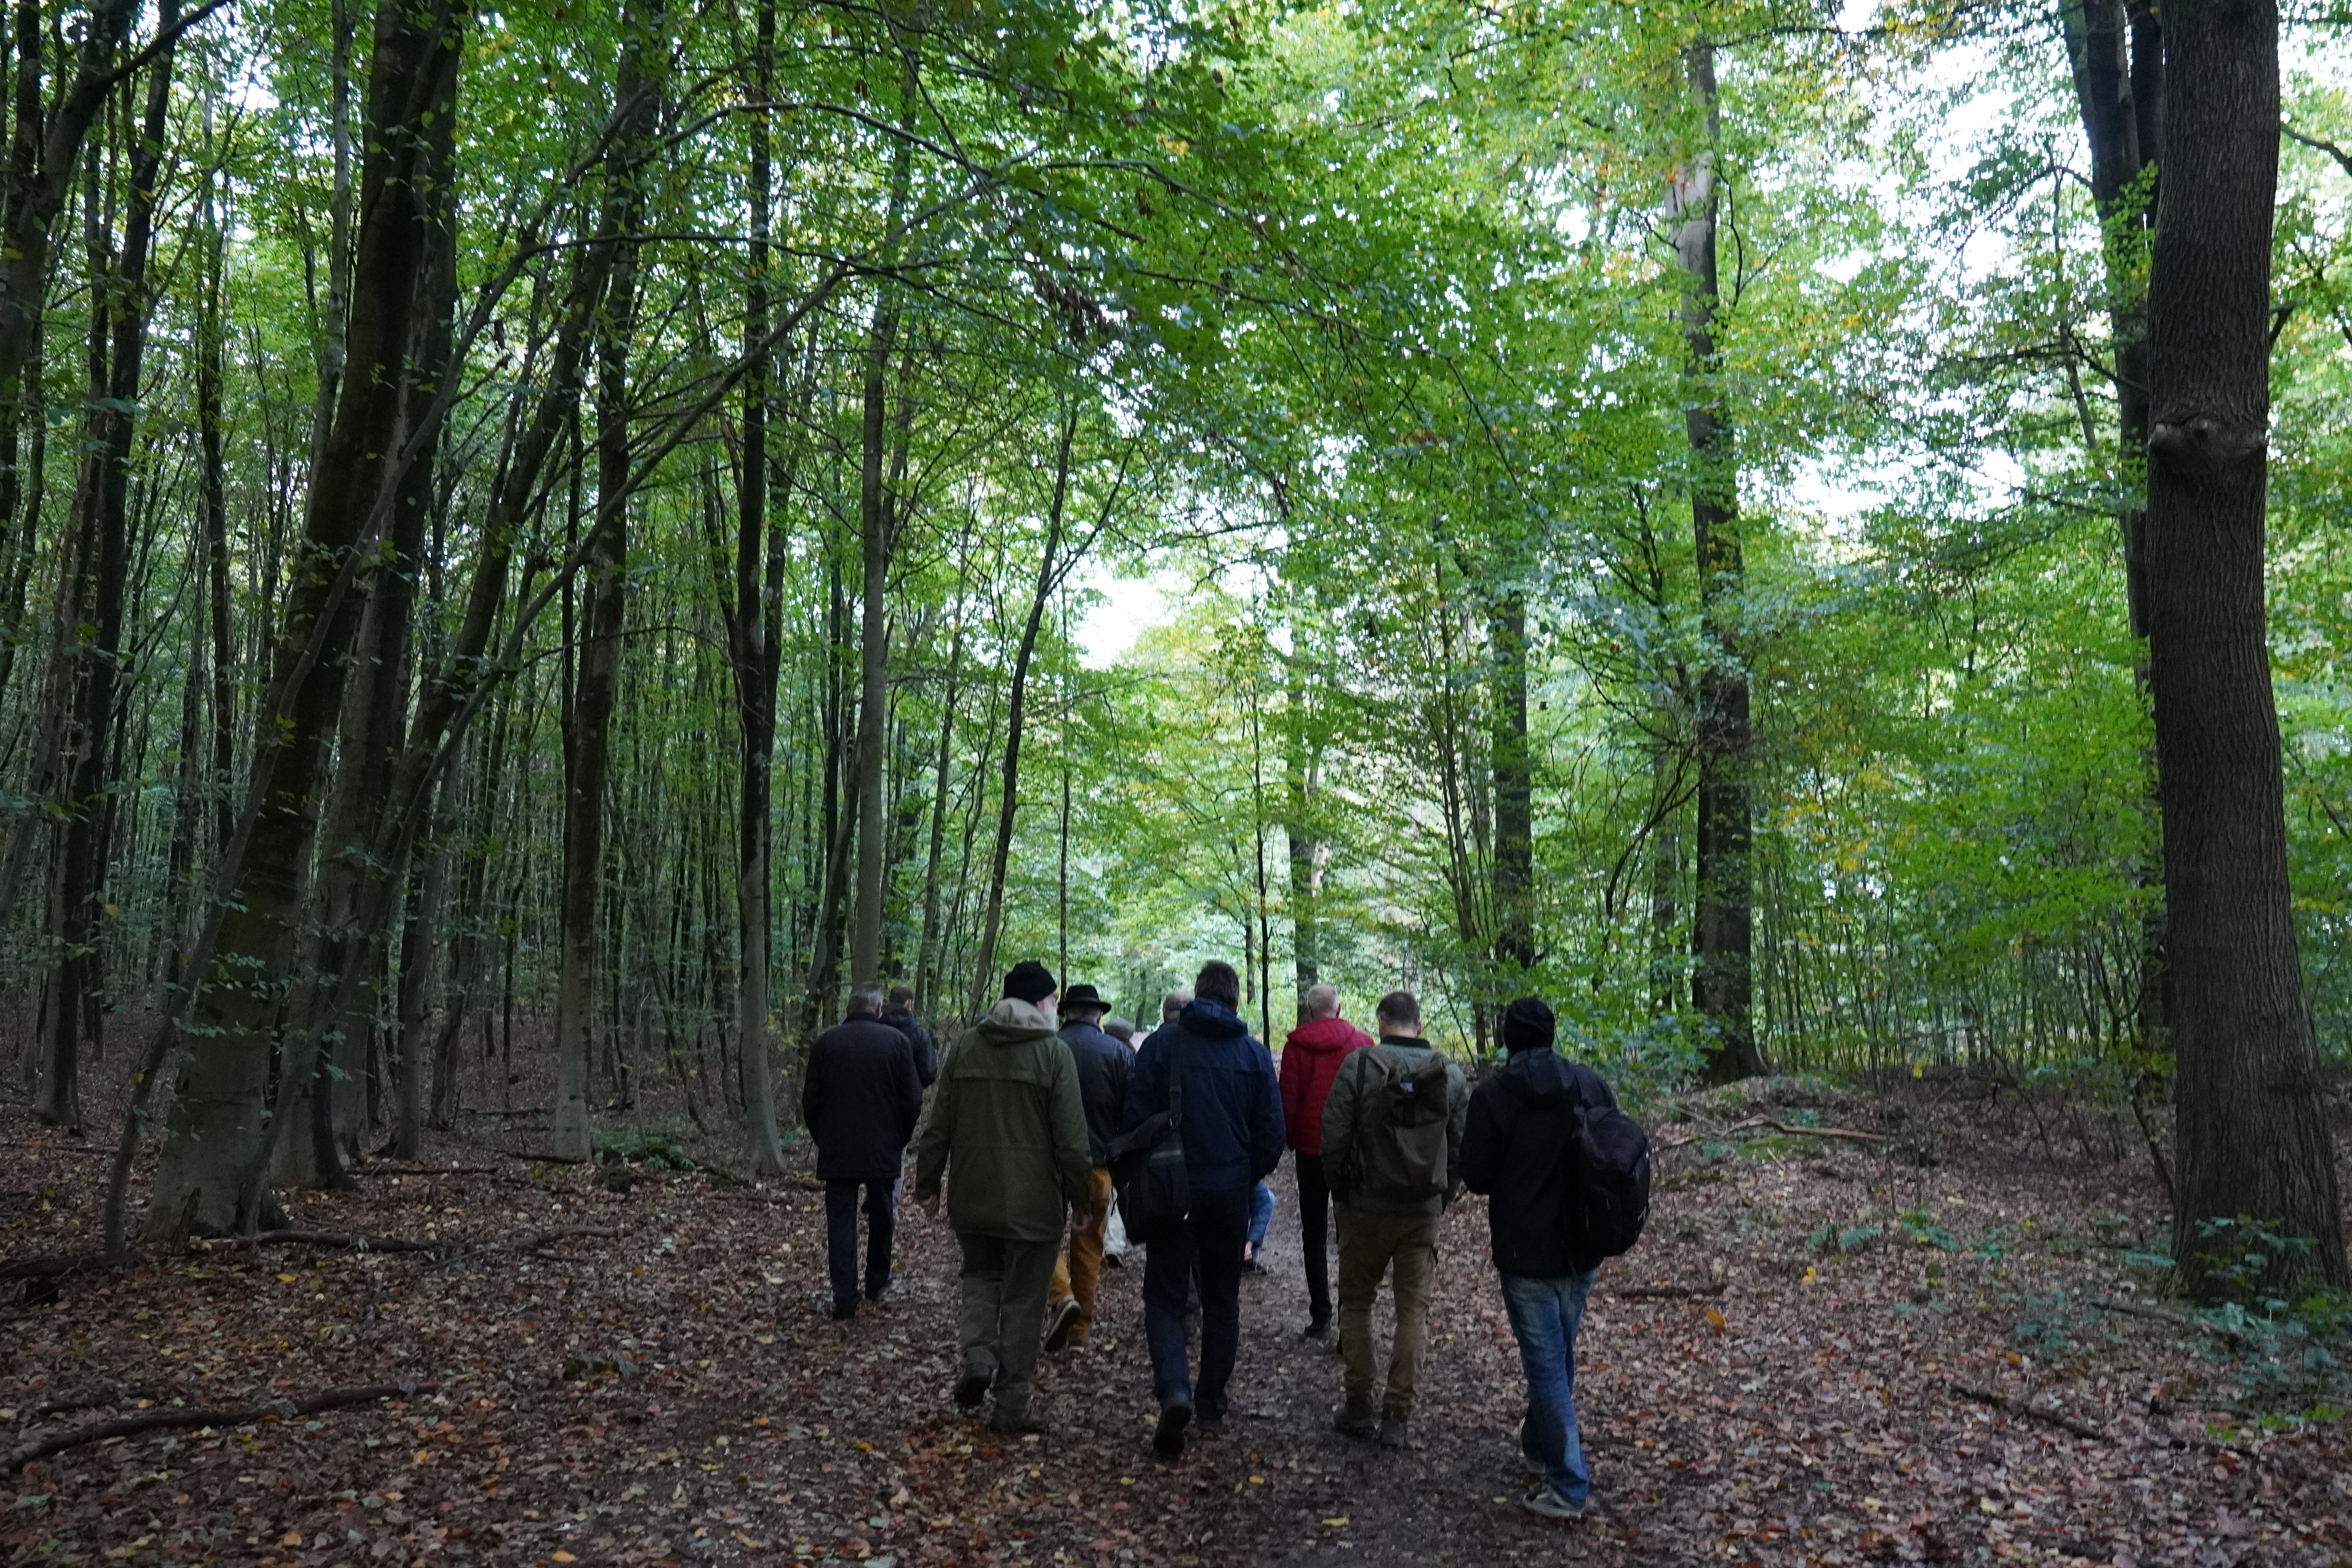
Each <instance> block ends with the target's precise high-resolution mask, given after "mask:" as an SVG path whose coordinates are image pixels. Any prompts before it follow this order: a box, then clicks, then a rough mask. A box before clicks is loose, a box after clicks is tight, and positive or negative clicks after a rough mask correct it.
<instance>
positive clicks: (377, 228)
mask: <svg viewBox="0 0 2352 1568" xmlns="http://www.w3.org/2000/svg"><path fill="white" fill-rule="evenodd" d="M466 20H467V16H466V13H465V12H464V11H462V10H460V9H457V7H456V6H455V5H454V4H452V3H445V4H441V5H426V4H425V3H424V0H383V5H382V8H381V9H380V10H379V12H378V14H377V17H376V37H375V58H374V68H373V71H372V72H371V75H370V79H369V93H368V96H369V104H368V117H367V118H368V125H369V135H368V139H367V145H368V156H367V160H366V166H365V171H364V178H363V181H362V185H363V190H362V199H361V214H360V224H359V245H358V248H357V251H356V253H355V258H354V262H353V276H354V279H356V281H357V283H358V284H359V287H357V288H355V289H354V290H353V307H352V316H351V326H350V330H349V331H348V333H347V334H346V341H347V345H348V350H349V359H350V361H351V363H353V364H356V365H359V366H362V367H364V369H365V374H354V375H351V376H349V377H347V378H346V380H345V382H344V384H343V387H342V390H341V395H340V396H339V397H338V399H337V401H336V406H335V417H334V423H333V426H332V427H331V430H330V431H329V432H328V435H327V437H326V439H325V441H324V442H323V443H322V445H321V449H320V461H319V463H318V465H317V467H316V469H315V471H314V472H313V474H312V477H311V485H310V497H309V500H308V502H307V504H306V507H305V509H304V519H303V538H302V542H301V546H300V550H299V556H298V559H297V562H296V564H295V567H294V571H293V574H292V583H291V584H290V586H289V590H288V591H287V594H286V605H285V612H284V616H283V619H282V623H281V625H280V627H279V630H278V636H277V647H276V649H275V653H274V656H273V665H274V668H273V672H272V679H271V684H270V691H269V695H268V699H267V700H265V702H264V704H263V707H262V710H261V714H262V716H261V721H260V722H258V723H257V726H256V733H255V752H254V757H253V762H252V782H251V784H250V786H249V789H248V796H249V797H250V798H249V803H248V805H247V813H248V814H249V815H250V817H251V823H250V826H249V827H245V826H241V827H240V836H241V837H243V838H244V840H245V843H244V847H243V850H242V853H241V854H240V853H239V852H238V849H237V847H236V846H232V847H231V848H230V851H229V853H228V854H227V855H226V856H225V857H224V860H225V862H226V864H228V865H230V866H232V867H234V868H235V873H236V875H235V879H234V882H233V884H232V885H231V886H229V887H226V888H223V889H218V896H219V898H220V899H221V900H222V903H223V905H224V907H223V909H222V910H221V911H220V913H219V915H218V930H219V935H218V938H217V941H216V948H215V952H216V954H217V970H216V973H210V974H199V975H197V976H195V977H194V979H195V982H196V983H197V984H201V985H202V986H203V987H204V989H203V992H202V994H200V995H199V996H198V997H197V999H196V1001H195V1003H194V1006H193V1008H192V1010H191V1013H190V1017H189V1022H188V1026H187V1027H186V1028H185V1029H184V1031H183V1032H182V1040H181V1051H180V1079H179V1091H178V1093H177V1095H176V1096H175V1097H174V1099H173V1106H172V1117H171V1133H170V1136H169V1138H168V1139H167V1140H166V1142H165V1143H164V1148H163V1161H162V1164H161V1166H160V1168H159V1170H158V1172H157V1173H156V1179H155V1197H154V1202H153V1204H152V1207H151V1209H150V1211H149V1216H148V1228H149V1230H150V1232H151V1233H152V1234H153V1235H155V1236H157V1237H176V1236H179V1235H182V1234H184V1233H186V1232H188V1231H190V1230H195V1231H199V1232H210V1233H219V1232H223V1231H226V1230H227V1229H229V1228H230V1227H231V1226H234V1225H236V1223H237V1222H238V1220H239V1218H240V1217H241V1216H242V1215H250V1214H253V1213H255V1212H257V1208H258V1205H259V1201H260V1197H261V1194H260V1193H259V1191H258V1190H257V1188H256V1187H255V1186H254V1181H255V1178H256V1176H257V1174H258V1173H259V1171H260V1169H261V1166H262V1163H263V1161H264V1159H265V1158H266V1151H267V1148H268V1142H267V1139H268V1117H267V1114H266V1110H265V1107H264V1104H263V1094H264V1089H265V1086H266V1083H267V1080H268V1068H269V1059H270V1053H271V1050H272V1047H273V1045H274V1041H275V1036H276V1033H277V1027H278V1009H279V1005H280V1000H281V990H282V986H283V984H284V983H285V981H286V979H287V978H288V976H289V971H290V969H291V966H292V962H293V957H294V952H295V948H296V938H297V935H298V933H299V928H300V925H301V920H302V915H303V911H304V910H305V908H306V906H307V903H308V899H307V891H308V880H309V868H310V855H311V849H312V847H313V844H314V841H315V838H316V832H317V821H316V817H315V814H314V803H315V797H316V795H317V785H318V780H319V773H320V767H321V764H322V763H323V762H324V760H325V752H326V749H327V741H328V738H329V736H330V734H331V731H332V728H333V726H334V724H335V721H336V719H337V717H338V715H339V713H340V711H341V700H342V685H343V670H344V662H345V661H344V658H343V655H344V651H345V650H346V649H347V648H348V647H349V646H350V642H351V637H352V629H353V627H354V626H355V624H356V621H357V616H356V614H355V613H354V605H353V603H352V592H351V584H352V577H353V575H354V574H355V571H356V561H355V559H354V552H357V551H360V550H362V549H363V548H364V546H365V545H366V544H367V542H368V541H367V540H366V538H365V537H364V531H365V530H366V528H367V527H368V526H369V524H370V523H371V522H372V521H373V518H374V516H375V515H376V512H377V508H376V506H375V500H376V498H377V496H378V495H380V494H381V493H382V491H383V482H384V479H385V477H386V471H387V468H388V466H389V465H390V464H392V463H393V461H394V458H395V457H396V455H397V453H398V451H399V450H400V447H401V444H402V437H403V434H404V432H403V431H402V429H401V415H402V411H403V407H404V402H405V387H406V384H407V382H408V380H409V374H410V373H409V369H408V366H407V365H406V364H405V363H404V360H405V358H406V355H407V354H408V353H409V351H410V349H411V346H412V344H413V343H414V342H415V316H416V313H417V311H418V310H420V309H422V307H423V296H424V292H425V290H424V289H422V288H421V287H420V285H421V283H422V281H423V279H424V275H425V254H424V252H425V244H426V240H427V229H428V226H429V215H428V213H427V211H426V210H425V205H426V202H427V199H428V198H427V193H426V192H425V190H424V189H423V187H424V186H425V184H426V182H425V180H424V179H423V177H422V176H423V175H424V173H425V169H426V168H427V167H428V161H429V159H430V157H431V149H430V142H431V129H432V126H433V124H434V122H435V121H436V118H438V119H446V117H447V116H449V115H451V114H452V113H454V111H455V103H456V96H457V67H458V62H459V59H460V58H461V56H462V53H463V49H464V46H465V23H466ZM138 1131H139V1129H138V1126H137V1118H136V1117H135V1116H134V1118H133V1123H132V1125H131V1128H130V1129H129V1130H128V1132H127V1135H126V1139H125V1146H126V1147H128V1146H130V1145H131V1142H133V1141H134V1140H135V1139H136V1137H137V1134H138Z"/></svg>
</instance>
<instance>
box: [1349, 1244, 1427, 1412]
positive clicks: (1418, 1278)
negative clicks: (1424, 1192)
mask: <svg viewBox="0 0 2352 1568" xmlns="http://www.w3.org/2000/svg"><path fill="white" fill-rule="evenodd" d="M1437 1226H1438V1218H1437V1216H1436V1215H1389V1214H1369V1213H1366V1212H1365V1211H1364V1210H1362V1209H1358V1208H1350V1207H1348V1206H1347V1205H1341V1206H1340V1209H1339V1358H1340V1361H1341V1363H1342V1364H1343V1365H1345V1366H1346V1368H1347V1391H1348V1403H1349V1404H1350V1405H1360V1404H1364V1403H1367V1402H1369V1401H1370V1398H1371V1396H1372V1384H1373V1382H1374V1380H1375V1379H1376V1378H1377V1376H1378V1374H1379V1372H1380V1368H1379V1366H1378V1364H1377V1353H1376V1349H1375V1347H1374V1345H1373V1343H1372V1304H1373V1302H1375V1301H1376V1300H1379V1298H1380V1293H1381V1277H1382V1276H1383V1275H1385V1274H1387V1273H1388V1272H1389V1270H1390V1268H1391V1266H1392V1265H1393V1267H1394V1268H1395V1271H1396V1284H1395V1289H1396V1341H1395V1342H1394V1343H1393V1344H1392V1345H1391V1347H1390V1350H1389V1382H1388V1392H1387V1393H1386V1394H1383V1395H1382V1396H1381V1411H1382V1413H1383V1414H1385V1415H1398V1416H1408V1415H1412V1400H1413V1394H1414V1391H1415V1390H1416V1389H1417V1388H1418V1386H1419V1385H1420V1383H1421V1362H1422V1357H1423V1354H1424V1353H1426V1352H1427V1351H1428V1348H1429V1291H1430V1287H1431V1285H1432V1284H1433V1282H1434V1281H1435V1279H1436V1278H1437Z"/></svg>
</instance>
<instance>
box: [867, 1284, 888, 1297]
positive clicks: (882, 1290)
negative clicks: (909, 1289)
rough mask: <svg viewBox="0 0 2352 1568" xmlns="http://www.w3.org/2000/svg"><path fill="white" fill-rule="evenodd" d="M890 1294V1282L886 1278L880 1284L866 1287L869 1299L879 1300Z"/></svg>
mask: <svg viewBox="0 0 2352 1568" xmlns="http://www.w3.org/2000/svg"><path fill="white" fill-rule="evenodd" d="M889 1294H890V1282H889V1281H888V1280H887V1279H885V1280H884V1281H882V1283H881V1284H879V1285H868V1286H867V1287H866V1300H868V1301H879V1300H883V1299H884V1298H886V1297H887V1296H888V1295H889Z"/></svg>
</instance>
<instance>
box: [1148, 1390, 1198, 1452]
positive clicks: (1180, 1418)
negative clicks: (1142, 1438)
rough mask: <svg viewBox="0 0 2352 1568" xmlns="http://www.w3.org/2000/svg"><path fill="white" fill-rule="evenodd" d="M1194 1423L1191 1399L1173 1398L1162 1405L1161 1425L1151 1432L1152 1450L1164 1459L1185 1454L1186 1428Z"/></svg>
mask: <svg viewBox="0 0 2352 1568" xmlns="http://www.w3.org/2000/svg"><path fill="white" fill-rule="evenodd" d="M1191 1425H1192V1402H1191V1401H1190V1400H1184V1399H1171V1400H1170V1401H1169V1402H1168V1403H1167V1404H1165V1405H1161V1406H1160V1425H1159V1426H1158V1427H1157V1428H1155V1429H1154V1430H1153V1432H1152V1434H1151V1451H1152V1452H1153V1453H1155V1454H1157V1455H1159V1456H1160V1458H1163V1459H1179V1458H1183V1456H1184V1428H1185V1427H1187V1426H1191Z"/></svg>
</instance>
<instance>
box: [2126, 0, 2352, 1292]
mask: <svg viewBox="0 0 2352 1568" xmlns="http://www.w3.org/2000/svg"><path fill="white" fill-rule="evenodd" d="M2165 26H2166V34H2167V38H2166V42H2167V46H2168V48H2169V50H2170V51H2171V52H2170V60H2169V65H2168V72H2167V81H2166V86H2165V93H2166V98H2165V106H2164V110H2165V112H2164V147H2165V154H2166V156H2165V166H2164V191H2163V195H2162V199H2161V205H2160V207H2159V210H2158V220H2157V229H2156V247H2155V251H2154V255H2153V258H2152V261H2151V266H2150V269H2149V276H2148V315H2149V333H2148V348H2149V355H2148V361H2149V370H2150V372H2151V384H2152V390H2153V393H2154V398H2153V407H2152V410H2151V413H2152V416H2153V417H2152V419H2151V422H2150V426H2149V434H2148V459H2149V460H2148V519H2147V586H2148V650H2149V656H2150V664H2151V670H2150V674H2151V676H2152V678H2153V691H2154V696H2155V706H2156V744H2157V756H2158V779H2159V781H2160V784H2161V788H2162V791H2163V804H2164V824H2165V834H2164V869H2165V902H2166V907H2167V909H2168V912H2169V915H2170V932H2169V935H2170V943H2169V946H2170V952H2169V957H2170V961H2171V965H2172V975H2173V1006H2174V1015H2173V1049H2174V1055H2175V1059H2176V1061H2177V1064H2178V1072H2179V1089H2178V1107H2177V1110H2176V1117H2177V1127H2178V1134H2177V1141H2178V1146H2179V1154H2178V1165H2177V1169H2176V1172H2175V1186H2176V1194H2177V1197H2178V1199H2179V1201H2178V1203H2177V1204H2176V1205H2175V1209H2174V1215H2173V1226H2174V1234H2173V1255H2174V1257H2175V1258H2178V1259H2179V1261H2180V1264H2181V1267H2182V1269H2183V1271H2184V1273H2185V1275H2186V1277H2187V1279H2188V1280H2189V1283H2190V1284H2191V1286H2192V1287H2194V1288H2196V1289H2200V1291H2205V1292H2210V1291H2213V1290H2215V1289H2218V1288H2219V1287H2220V1285H2221V1281H2220V1280H2219V1279H2217V1278H2216V1277H2215V1274H2214V1272H2213V1271H2212V1270H2211V1269H2210V1268H2209V1267H2208V1265H2207V1261H2206V1259H2207V1258H2208V1256H2209V1255H2214V1254H2233V1253H2242V1252H2243V1251H2244V1250H2245V1244H2244V1242H2243V1240H2242V1239H2240V1240H2235V1241H2233V1240H2231V1238H2228V1237H2209V1236H2208V1235H2206V1234H2205V1229H2204V1227H2206V1226H2208V1225H2209V1224H2210V1223H2211V1222H2214V1221H2230V1220H2232V1219H2234V1218H2236V1217H2238V1216H2241V1215H2244V1216H2248V1217H2251V1218H2252V1219H2254V1220H2257V1221H2259V1222H2261V1223H2263V1224H2264V1225H2267V1226H2273V1227H2275V1228H2276V1229H2278V1230H2279V1231H2281V1232H2283V1233H2284V1234H2286V1235H2288V1236H2295V1237H2309V1238H2311V1239H2312V1240H2313V1241H2314V1242H2315V1249H2314V1251H2313V1253H2312V1254H2311V1255H2310V1256H2309V1257H2308V1258H2301V1259H2297V1258H2285V1259H2282V1260H2281V1261H2280V1263H2279V1265H2278V1267H2277V1268H2276V1269H2275V1271H2274V1272H2275V1273H2276V1274H2277V1275H2278V1276H2279V1277H2281V1278H2282V1279H2284V1278H2291V1277H2293V1276H2295V1275H2299V1274H2305V1273H2310V1274H2316V1275H2319V1276H2322V1277H2324V1278H2326V1279H2328V1280H2330V1281H2333V1282H2335V1283H2336V1284H2339V1285H2340V1284H2344V1283H2346V1282H2347V1279H2352V1269H2347V1263H2346V1257H2345V1249H2344V1235H2343V1230H2342V1228H2341V1226H2342V1221H2341V1214H2342V1209H2341V1205H2340V1198H2339V1194H2338V1193H2337V1190H2336V1161H2335V1152H2334V1149H2333V1146H2332V1144H2331V1142H2330V1139H2329V1131H2328V1122H2327V1113H2326V1096H2325V1093H2324V1090H2323V1087H2322V1083H2321V1079H2320V1072H2319V1061H2318V1054H2317V1051H2316V1049H2315V1046H2314V1043H2313V1040H2312V1033H2311V1016H2310V1013H2309V1012H2308V1011H2307V1010H2306V1007H2305V1000H2304V990H2303V974H2302V968H2301V964H2300V963H2299V961H2298V958H2297V954H2296V948H2295V931H2294V912H2293V908H2292V905H2291V901H2290V895H2289V889H2288V884H2287V867H2286V818H2285V803H2284V787H2283V784H2282V781H2281V778H2280V773H2279V763H2280V758H2279V728H2278V709H2277V706H2276V703H2275V700H2274V697H2273V691H2272V687H2271V669H2270V654H2269V648H2268V646H2267V642H2266V639H2265V627H2264V606H2263V506H2264V500H2265V495H2264V492H2265V485H2266V479H2267V476H2266V472H2265V468H2266V458H2265V454H2266V448H2267V445H2268V438H2269V424H2270V327H2271V228H2272V221H2273V216H2272V215H2273V203H2274V200H2275V197H2276V194H2277V188H2278V123H2279V68H2278V9H2277V6H2276V5H2275V3H2274V0H2187V3H2186V4H2184V5H2179V6H2175V7H2171V8H2168V10H2167V11H2166V13H2165Z"/></svg>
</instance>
